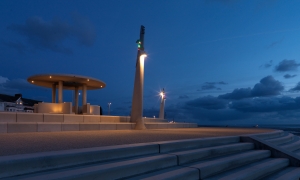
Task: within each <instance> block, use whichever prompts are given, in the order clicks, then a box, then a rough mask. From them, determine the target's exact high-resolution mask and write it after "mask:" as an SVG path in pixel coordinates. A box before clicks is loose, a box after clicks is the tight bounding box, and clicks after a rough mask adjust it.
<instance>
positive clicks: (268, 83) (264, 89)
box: [218, 76, 284, 100]
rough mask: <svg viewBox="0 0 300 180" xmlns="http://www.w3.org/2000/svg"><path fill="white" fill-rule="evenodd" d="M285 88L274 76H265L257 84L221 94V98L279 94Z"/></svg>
mask: <svg viewBox="0 0 300 180" xmlns="http://www.w3.org/2000/svg"><path fill="white" fill-rule="evenodd" d="M283 90H284V87H283V86H282V84H281V83H280V82H279V81H277V80H275V79H274V78H273V77H272V76H267V77H264V78H262V79H261V80H260V82H259V83H257V84H255V85H254V87H253V88H252V89H251V88H237V89H234V90H233V91H232V92H231V93H227V94H223V95H219V96H218V97H219V98H221V99H236V100H238V99H243V98H250V97H260V96H274V95H279V94H280V92H281V91H283Z"/></svg>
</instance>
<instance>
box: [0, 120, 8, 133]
mask: <svg viewBox="0 0 300 180" xmlns="http://www.w3.org/2000/svg"><path fill="white" fill-rule="evenodd" d="M0 133H7V123H1V122H0Z"/></svg>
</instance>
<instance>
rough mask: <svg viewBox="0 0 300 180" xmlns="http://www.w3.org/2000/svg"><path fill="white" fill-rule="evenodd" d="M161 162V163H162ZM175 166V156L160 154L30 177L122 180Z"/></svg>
mask: <svg viewBox="0 0 300 180" xmlns="http://www.w3.org/2000/svg"><path fill="white" fill-rule="evenodd" d="M162 162H163V163H162ZM176 165H177V159H176V156H175V155H169V154H162V155H156V156H150V157H143V158H136V159H132V160H124V161H122V162H121V163H120V162H110V163H103V164H100V165H98V164H96V165H90V166H89V168H76V167H74V168H70V169H67V170H64V171H63V173H62V172H61V171H60V170H57V171H54V172H51V173H44V174H43V173H41V174H39V175H33V176H31V177H30V175H29V179H31V178H35V179H58V178H59V179H121V178H122V179H123V178H126V177H129V176H133V175H136V174H142V173H147V172H151V171H155V170H160V169H163V168H169V167H172V166H176Z"/></svg>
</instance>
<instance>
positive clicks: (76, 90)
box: [75, 87, 79, 114]
mask: <svg viewBox="0 0 300 180" xmlns="http://www.w3.org/2000/svg"><path fill="white" fill-rule="evenodd" d="M78 95H79V94H78V87H75V114H78Z"/></svg>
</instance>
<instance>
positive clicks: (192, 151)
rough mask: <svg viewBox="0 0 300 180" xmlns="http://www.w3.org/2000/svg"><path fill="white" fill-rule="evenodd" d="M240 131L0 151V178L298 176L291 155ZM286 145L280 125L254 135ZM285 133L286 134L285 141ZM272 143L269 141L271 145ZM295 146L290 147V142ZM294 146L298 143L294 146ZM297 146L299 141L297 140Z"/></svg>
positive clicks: (299, 170) (284, 178) (229, 178)
mask: <svg viewBox="0 0 300 180" xmlns="http://www.w3.org/2000/svg"><path fill="white" fill-rule="evenodd" d="M245 137H246V138H247V137H249V136H244V138H242V137H239V136H227V137H213V138H199V139H187V140H176V141H163V142H152V143H141V144H130V145H118V146H109V147H99V148H86V149H77V150H65V151H56V152H44V153H35V154H27V155H14V156H3V157H0V179H30V180H34V179H43V180H44V179H132V180H134V179H224V180H232V179H270V180H271V179H272V180H276V179H282V180H289V179H298V178H299V177H300V167H293V166H292V165H291V164H292V163H291V162H290V159H289V158H275V157H273V155H272V150H267V149H264V150H258V149H255V147H256V143H251V142H242V141H244V140H243V139H245ZM255 137H256V138H258V139H260V140H262V141H268V142H269V143H274V144H281V143H282V146H283V147H290V149H293V150H295V151H296V152H295V154H296V153H297V148H294V147H296V145H295V146H294V145H292V144H285V143H284V142H287V141H289V140H290V139H292V140H291V142H292V143H293V144H294V143H297V141H295V142H293V141H294V140H295V139H297V138H295V137H293V138H291V137H290V135H288V134H286V133H285V132H283V131H275V132H272V133H266V134H263V135H258V136H255ZM283 139H288V140H287V141H285V140H283ZM271 146H272V145H271ZM292 147H293V148H292ZM297 147H298V146H297ZM299 147H300V146H299Z"/></svg>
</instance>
